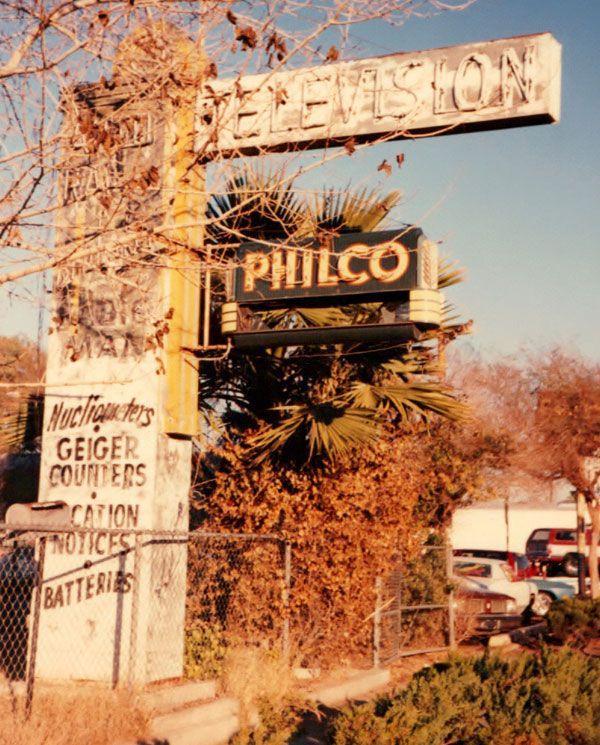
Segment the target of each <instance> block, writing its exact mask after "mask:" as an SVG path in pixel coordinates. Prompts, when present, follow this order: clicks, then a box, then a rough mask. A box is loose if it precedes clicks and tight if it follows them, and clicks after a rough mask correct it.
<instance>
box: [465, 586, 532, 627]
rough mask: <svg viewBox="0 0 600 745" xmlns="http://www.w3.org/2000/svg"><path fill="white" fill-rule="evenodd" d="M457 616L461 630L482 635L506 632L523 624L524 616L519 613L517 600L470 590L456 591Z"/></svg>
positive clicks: (498, 593)
mask: <svg viewBox="0 0 600 745" xmlns="http://www.w3.org/2000/svg"><path fill="white" fill-rule="evenodd" d="M456 598H457V602H456V614H457V618H458V623H459V628H463V627H464V628H463V633H464V635H465V636H466V635H468V632H469V631H471V632H472V633H474V634H476V633H482V632H486V633H487V632H495V631H506V630H508V629H515V628H518V627H519V626H521V625H522V624H523V615H522V614H521V613H519V612H517V603H516V600H515V599H514V598H513V597H511V596H510V595H504V594H503V593H500V592H485V591H483V590H474V589H468V588H458V590H457V591H456Z"/></svg>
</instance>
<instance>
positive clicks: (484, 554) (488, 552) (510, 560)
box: [452, 548, 535, 579]
mask: <svg viewBox="0 0 600 745" xmlns="http://www.w3.org/2000/svg"><path fill="white" fill-rule="evenodd" d="M452 553H453V554H454V556H473V557H475V558H480V559H499V560H500V561H504V562H506V563H507V564H508V566H509V567H510V570H511V572H512V574H513V577H514V578H515V579H529V577H532V576H533V575H534V574H535V570H534V568H533V567H532V566H531V564H530V562H529V559H528V558H527V556H526V555H525V554H520V553H518V552H516V551H497V550H496V549H491V548H455V549H454V550H453V551H452Z"/></svg>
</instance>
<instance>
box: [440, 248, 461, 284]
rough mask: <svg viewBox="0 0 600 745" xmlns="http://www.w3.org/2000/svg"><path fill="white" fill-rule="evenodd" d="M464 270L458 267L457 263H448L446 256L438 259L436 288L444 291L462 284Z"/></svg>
mask: <svg viewBox="0 0 600 745" xmlns="http://www.w3.org/2000/svg"><path fill="white" fill-rule="evenodd" d="M464 277H465V270H464V269H463V267H461V266H459V265H458V262H457V261H450V260H449V259H448V257H447V256H444V257H442V258H441V259H440V263H439V266H438V287H439V288H440V289H444V288H445V287H451V286H452V285H457V284H458V283H459V282H462V281H463V280H464Z"/></svg>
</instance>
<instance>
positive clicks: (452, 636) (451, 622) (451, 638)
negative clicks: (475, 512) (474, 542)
mask: <svg viewBox="0 0 600 745" xmlns="http://www.w3.org/2000/svg"><path fill="white" fill-rule="evenodd" d="M446 575H447V577H448V582H449V583H450V590H449V592H448V644H449V646H450V648H451V649H453V648H454V647H455V646H456V608H455V607H454V592H453V590H452V546H449V545H446Z"/></svg>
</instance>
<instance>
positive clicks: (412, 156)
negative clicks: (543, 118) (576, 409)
mask: <svg viewBox="0 0 600 745" xmlns="http://www.w3.org/2000/svg"><path fill="white" fill-rule="evenodd" d="M544 31H550V32H551V33H552V34H553V36H554V37H555V38H556V39H557V40H558V41H559V42H560V43H561V44H562V46H563V62H562V69H563V76H562V107H561V109H562V110H561V121H560V123H558V124H554V125H542V126H535V127H525V128H520V129H510V130H503V131H497V132H485V133H476V134H464V135H456V136H450V137H438V138H429V139H422V140H418V141H415V142H412V141H401V142H396V143H391V144H389V145H378V146H376V147H373V148H371V150H370V151H369V152H368V153H366V154H364V155H360V157H359V158H356V160H355V163H354V169H355V170H354V172H355V173H356V174H359V173H360V174H364V173H366V172H368V171H369V170H372V171H376V167H377V164H378V163H380V162H381V161H382V160H383V159H384V158H387V159H388V160H389V161H390V162H393V161H394V158H395V155H396V154H397V153H399V152H403V153H404V155H405V161H404V164H403V166H402V169H401V170H400V171H397V170H396V169H394V170H393V176H392V178H390V179H388V180H387V181H385V180H383V179H382V178H381V174H379V176H380V182H381V183H383V184H384V185H385V187H386V188H388V187H389V188H398V189H400V190H402V191H403V192H404V194H405V199H404V204H403V206H401V207H400V210H399V213H398V214H399V216H400V217H401V218H402V219H403V220H406V221H407V222H417V223H419V224H420V225H421V226H422V227H423V229H424V230H425V232H426V234H427V235H428V236H429V237H430V238H432V239H434V240H443V241H444V243H443V246H444V249H443V250H444V252H446V253H448V254H449V255H450V256H451V257H452V258H454V259H457V260H458V261H459V262H460V263H461V265H462V266H464V267H465V268H466V271H467V274H466V281H465V282H464V283H463V284H462V285H460V286H458V287H455V288H451V289H450V290H449V291H448V299H449V300H451V301H452V302H453V303H454V304H455V305H456V306H457V309H458V310H460V311H461V314H462V315H463V316H464V317H466V318H472V319H473V320H474V322H475V330H474V333H473V334H472V335H471V336H470V337H469V338H468V344H469V345H470V346H472V347H474V348H475V349H477V350H478V351H480V352H481V353H482V354H484V355H485V356H486V357H489V356H492V357H495V356H498V355H507V354H508V355H510V354H515V353H518V352H520V351H521V350H523V349H525V350H528V351H531V350H543V349H546V348H548V347H551V346H554V345H561V346H563V347H564V346H566V347H567V348H568V350H569V351H571V352H573V353H580V354H582V355H583V356H584V357H586V358H588V359H590V360H592V361H595V362H599V361H600V287H599V284H600V250H599V249H600V245H599V241H598V237H597V230H598V228H597V224H596V220H597V210H598V206H597V205H598V198H599V196H600V189H599V186H600V146H599V144H598V136H597V133H596V130H597V128H598V122H600V96H599V87H600V85H599V81H600V74H599V70H600V51H599V49H600V47H599V45H598V32H599V31H600V2H598V0H571V1H570V2H568V1H567V0H477V2H476V3H475V4H474V5H472V6H471V7H469V8H468V9H466V10H464V11H462V12H446V13H441V14H439V15H437V16H436V17H433V18H427V19H417V18H411V19H409V20H408V22H407V23H406V24H405V25H404V26H402V27H399V28H392V27H390V26H386V25H384V24H381V23H380V24H375V23H374V24H372V26H371V28H370V29H369V33H368V34H367V33H366V29H362V30H361V34H360V35H361V37H362V39H367V38H370V39H373V38H377V39H378V43H377V44H374V43H371V44H370V49H371V50H372V52H373V53H374V54H388V53H393V52H399V51H415V50H418V49H429V48H435V47H442V46H449V45H454V44H463V43H468V42H476V41H484V40H487V39H499V38H504V37H510V36H520V35H529V34H535V33H540V32H544ZM352 157H353V158H354V157H355V156H352ZM346 168H347V165H346ZM346 173H348V171H346Z"/></svg>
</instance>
